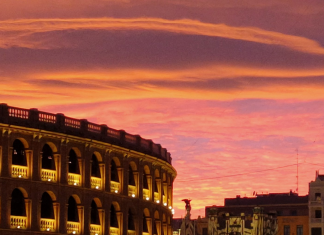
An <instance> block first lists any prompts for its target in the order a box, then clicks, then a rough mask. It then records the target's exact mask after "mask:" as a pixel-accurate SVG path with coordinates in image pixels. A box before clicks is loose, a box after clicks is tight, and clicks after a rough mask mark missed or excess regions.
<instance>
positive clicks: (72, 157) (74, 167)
mask: <svg viewBox="0 0 324 235" xmlns="http://www.w3.org/2000/svg"><path fill="white" fill-rule="evenodd" d="M69 173H73V174H80V169H79V162H78V157H77V155H76V153H75V152H74V150H73V149H71V150H70V152H69Z"/></svg>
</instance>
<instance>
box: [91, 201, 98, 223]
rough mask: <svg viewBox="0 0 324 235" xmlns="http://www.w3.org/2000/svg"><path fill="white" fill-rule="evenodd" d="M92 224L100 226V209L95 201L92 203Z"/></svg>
mask: <svg viewBox="0 0 324 235" xmlns="http://www.w3.org/2000/svg"><path fill="white" fill-rule="evenodd" d="M90 223H91V224H99V225H100V220H99V213H98V207H97V204H96V202H95V201H94V200H92V202H91V221H90Z"/></svg>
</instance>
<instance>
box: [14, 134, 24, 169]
mask: <svg viewBox="0 0 324 235" xmlns="http://www.w3.org/2000/svg"><path fill="white" fill-rule="evenodd" d="M12 165H20V166H27V160H26V155H25V148H24V145H23V143H22V142H21V141H20V140H18V139H16V140H15V141H14V142H13V149H12Z"/></svg>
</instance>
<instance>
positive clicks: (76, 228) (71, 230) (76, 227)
mask: <svg viewBox="0 0 324 235" xmlns="http://www.w3.org/2000/svg"><path fill="white" fill-rule="evenodd" d="M80 227H81V224H80V223H79V222H71V221H68V222H67V229H66V230H67V231H66V232H67V234H79V233H80Z"/></svg>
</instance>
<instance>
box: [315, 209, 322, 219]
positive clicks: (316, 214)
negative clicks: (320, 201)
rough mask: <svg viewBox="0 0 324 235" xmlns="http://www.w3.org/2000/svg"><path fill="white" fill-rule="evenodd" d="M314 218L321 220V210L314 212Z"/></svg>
mask: <svg viewBox="0 0 324 235" xmlns="http://www.w3.org/2000/svg"><path fill="white" fill-rule="evenodd" d="M315 218H317V219H319V218H322V210H315Z"/></svg>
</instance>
